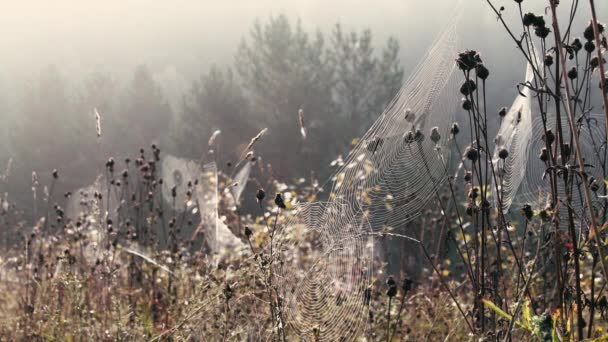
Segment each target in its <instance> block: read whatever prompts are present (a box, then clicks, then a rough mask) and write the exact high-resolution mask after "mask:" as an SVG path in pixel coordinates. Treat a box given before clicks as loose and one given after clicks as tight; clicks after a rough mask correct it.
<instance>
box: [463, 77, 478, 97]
mask: <svg viewBox="0 0 608 342" xmlns="http://www.w3.org/2000/svg"><path fill="white" fill-rule="evenodd" d="M476 89H477V86H476V85H475V82H473V80H466V81H465V82H464V83H463V84H462V86H461V87H460V93H461V94H462V95H465V96H467V95H471V94H472V93H473V92H474V91H475V90H476Z"/></svg>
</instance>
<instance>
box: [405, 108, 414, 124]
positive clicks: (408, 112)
mask: <svg viewBox="0 0 608 342" xmlns="http://www.w3.org/2000/svg"><path fill="white" fill-rule="evenodd" d="M414 120H416V114H414V112H412V109H411V108H408V109H406V110H405V121H407V122H414Z"/></svg>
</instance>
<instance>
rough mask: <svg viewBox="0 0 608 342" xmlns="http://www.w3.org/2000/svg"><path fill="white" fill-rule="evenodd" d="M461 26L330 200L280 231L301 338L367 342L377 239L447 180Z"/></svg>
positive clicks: (357, 155) (277, 265)
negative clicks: (364, 333) (362, 338)
mask: <svg viewBox="0 0 608 342" xmlns="http://www.w3.org/2000/svg"><path fill="white" fill-rule="evenodd" d="M456 23H457V18H455V19H454V21H453V22H451V23H449V24H448V25H447V26H446V27H445V29H444V30H443V31H442V32H441V33H440V34H439V37H438V38H437V40H436V41H435V42H434V44H433V45H432V47H431V48H430V50H429V51H428V52H427V54H425V56H424V58H423V60H422V61H421V63H420V64H419V65H418V66H417V67H416V68H415V70H414V72H413V74H412V76H411V77H410V78H409V79H408V81H407V82H406V83H405V85H404V86H403V87H402V88H401V90H400V91H399V93H398V94H397V95H396V97H395V98H394V99H393V101H392V102H391V103H390V104H389V105H388V107H387V108H386V109H385V110H384V112H383V113H382V114H381V115H380V117H379V118H378V119H377V121H376V122H375V123H374V124H373V125H372V127H371V128H370V129H369V130H368V132H367V133H366V134H365V135H364V137H363V138H362V139H361V141H360V143H359V144H358V145H357V146H355V147H354V149H353V150H352V151H351V153H350V154H349V156H348V158H347V159H346V160H345V163H344V166H343V167H341V169H339V170H338V171H337V173H336V174H335V176H334V177H333V179H334V180H335V183H334V185H333V189H332V192H331V195H330V199H329V201H328V202H324V203H309V204H300V205H298V207H297V208H296V210H295V214H294V216H293V217H292V218H291V219H290V220H288V221H287V222H286V223H280V224H279V225H278V228H277V232H276V238H275V239H276V241H274V242H273V243H272V244H271V246H270V247H269V249H270V250H272V251H273V252H274V253H276V254H275V255H273V260H275V259H276V260H275V261H274V264H273V267H274V274H276V275H277V281H278V282H279V286H278V288H279V289H281V291H282V294H281V298H282V303H283V305H284V309H283V310H284V312H283V313H284V316H285V317H284V319H285V321H286V322H287V325H288V326H289V327H290V328H291V331H293V332H295V333H296V334H297V335H298V336H300V337H301V338H304V339H306V340H319V341H336V340H352V339H354V338H355V336H357V335H358V333H359V331H360V329H361V328H362V327H363V326H364V320H365V319H366V318H367V315H366V314H365V309H366V307H367V306H366V305H367V303H366V296H368V295H369V292H368V291H369V288H370V286H371V283H372V277H371V276H372V261H373V246H374V239H373V237H374V236H375V235H378V234H379V233H378V232H379V231H381V230H383V229H384V228H385V227H392V228H395V229H404V224H405V223H407V222H409V221H411V220H413V219H414V218H416V217H417V216H418V215H419V214H420V213H421V211H422V209H423V208H424V207H425V206H426V205H428V203H429V201H430V200H431V199H432V198H433V197H434V196H436V192H437V190H438V188H439V187H440V186H441V184H442V183H443V182H444V181H445V180H446V179H447V178H446V175H447V174H446V172H447V163H448V159H449V152H450V151H449V148H448V145H449V140H450V128H451V126H452V123H453V116H454V114H455V113H456V110H457V108H458V103H459V101H460V95H459V93H458V89H459V88H460V80H461V78H462V77H459V76H458V75H456V73H454V70H455V68H456V63H455V57H456V56H457V52H458V47H457V30H456ZM431 132H433V133H431ZM431 137H433V138H431ZM438 137H439V139H437V138H438ZM305 241H312V243H311V244H306V242H305Z"/></svg>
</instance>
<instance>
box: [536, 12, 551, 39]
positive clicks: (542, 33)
mask: <svg viewBox="0 0 608 342" xmlns="http://www.w3.org/2000/svg"><path fill="white" fill-rule="evenodd" d="M541 19H542V17H541ZM543 22H544V19H543ZM534 33H535V34H536V35H537V36H538V37H539V38H541V39H545V38H547V36H549V33H551V30H549V28H548V27H546V26H537V27H536V28H535V29H534Z"/></svg>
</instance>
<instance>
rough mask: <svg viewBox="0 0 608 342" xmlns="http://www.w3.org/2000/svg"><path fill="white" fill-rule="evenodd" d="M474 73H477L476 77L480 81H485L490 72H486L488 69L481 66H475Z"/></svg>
mask: <svg viewBox="0 0 608 342" xmlns="http://www.w3.org/2000/svg"><path fill="white" fill-rule="evenodd" d="M475 71H476V73H477V77H479V78H481V79H482V80H485V79H487V78H488V76H490V70H488V68H486V67H485V66H484V65H483V64H477V66H476V67H475Z"/></svg>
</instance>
